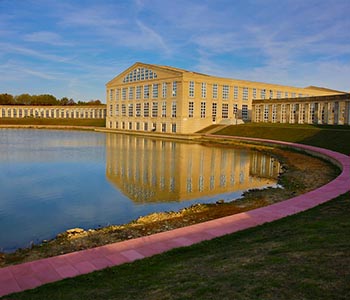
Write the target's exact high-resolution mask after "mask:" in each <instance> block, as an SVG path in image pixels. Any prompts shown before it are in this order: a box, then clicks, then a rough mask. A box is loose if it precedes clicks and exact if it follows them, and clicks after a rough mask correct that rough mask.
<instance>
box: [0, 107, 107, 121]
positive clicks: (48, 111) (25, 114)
mask: <svg viewBox="0 0 350 300" xmlns="http://www.w3.org/2000/svg"><path fill="white" fill-rule="evenodd" d="M1 118H50V119H105V118H106V106H105V105H72V106H70V105H67V106H43V105H41V106H34V105H0V119H1Z"/></svg>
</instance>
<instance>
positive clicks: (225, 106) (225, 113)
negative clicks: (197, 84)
mask: <svg viewBox="0 0 350 300" xmlns="http://www.w3.org/2000/svg"><path fill="white" fill-rule="evenodd" d="M221 113H222V115H221V116H222V118H223V119H227V118H228V103H223V104H222V112H221Z"/></svg>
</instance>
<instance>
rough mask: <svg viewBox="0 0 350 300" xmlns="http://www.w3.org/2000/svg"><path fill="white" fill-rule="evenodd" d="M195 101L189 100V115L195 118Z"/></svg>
mask: <svg viewBox="0 0 350 300" xmlns="http://www.w3.org/2000/svg"><path fill="white" fill-rule="evenodd" d="M193 110H194V102H192V101H190V102H188V117H189V118H193Z"/></svg>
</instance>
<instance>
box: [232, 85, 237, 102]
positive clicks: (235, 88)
mask: <svg viewBox="0 0 350 300" xmlns="http://www.w3.org/2000/svg"><path fill="white" fill-rule="evenodd" d="M233 99H235V100H237V99H238V86H235V87H233Z"/></svg>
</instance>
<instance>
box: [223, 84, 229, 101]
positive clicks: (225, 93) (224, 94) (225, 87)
mask: <svg viewBox="0 0 350 300" xmlns="http://www.w3.org/2000/svg"><path fill="white" fill-rule="evenodd" d="M228 94H229V86H228V85H227V84H224V85H223V86H222V99H224V100H227V99H228Z"/></svg>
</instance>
